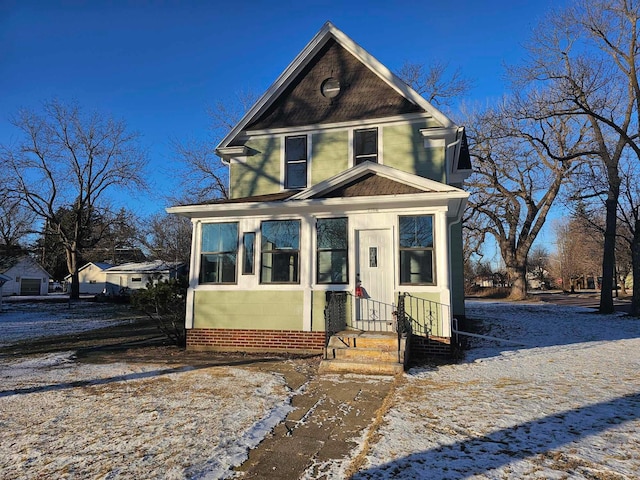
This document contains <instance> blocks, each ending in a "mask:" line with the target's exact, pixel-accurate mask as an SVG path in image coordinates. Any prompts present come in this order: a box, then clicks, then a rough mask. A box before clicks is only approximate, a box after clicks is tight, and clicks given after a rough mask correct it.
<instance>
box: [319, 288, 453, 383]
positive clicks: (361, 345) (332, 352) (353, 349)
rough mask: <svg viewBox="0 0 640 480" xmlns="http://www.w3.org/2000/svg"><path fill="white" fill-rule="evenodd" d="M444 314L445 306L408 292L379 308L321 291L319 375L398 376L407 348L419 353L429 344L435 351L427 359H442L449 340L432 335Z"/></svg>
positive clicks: (347, 295)
mask: <svg viewBox="0 0 640 480" xmlns="http://www.w3.org/2000/svg"><path fill="white" fill-rule="evenodd" d="M450 313H451V311H450V307H449V306H448V305H443V304H441V303H437V302H433V301H430V300H426V299H423V298H417V297H414V296H411V295H410V294H408V293H400V294H399V295H398V297H397V303H394V304H385V303H383V302H379V301H376V300H373V299H370V298H362V297H356V296H354V295H352V294H351V293H350V292H327V306H326V308H325V323H326V330H325V349H324V359H323V361H322V363H321V366H320V372H322V373H362V374H382V375H396V374H398V373H401V372H402V371H404V368H405V366H406V365H407V363H408V361H409V357H410V351H411V346H412V345H413V346H414V348H415V349H416V352H419V353H421V354H424V353H428V352H427V350H428V346H430V345H434V346H435V347H436V348H434V349H433V350H434V351H433V352H432V353H433V354H435V355H442V354H443V353H445V354H447V353H449V352H450V338H444V337H440V336H434V335H432V332H433V331H434V327H435V325H437V324H438V323H439V322H441V320H442V319H445V318H450ZM425 346H427V348H425ZM443 347H444V348H443Z"/></svg>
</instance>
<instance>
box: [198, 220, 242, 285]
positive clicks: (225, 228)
mask: <svg viewBox="0 0 640 480" xmlns="http://www.w3.org/2000/svg"><path fill="white" fill-rule="evenodd" d="M201 250H202V254H201V257H200V283H235V282H236V263H237V258H238V224H237V223H205V224H203V225H202V248H201Z"/></svg>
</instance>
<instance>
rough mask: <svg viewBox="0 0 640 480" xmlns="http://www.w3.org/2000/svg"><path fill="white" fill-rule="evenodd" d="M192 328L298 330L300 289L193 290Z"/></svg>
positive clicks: (300, 318)
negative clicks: (193, 310)
mask: <svg viewBox="0 0 640 480" xmlns="http://www.w3.org/2000/svg"><path fill="white" fill-rule="evenodd" d="M194 301H195V317H194V325H193V326H194V328H228V329H255V330H302V329H303V327H302V322H303V302H304V294H303V292H302V291H282V290H278V291H273V290H269V291H262V290H261V291H232V290H225V291H196V292H195V300H194Z"/></svg>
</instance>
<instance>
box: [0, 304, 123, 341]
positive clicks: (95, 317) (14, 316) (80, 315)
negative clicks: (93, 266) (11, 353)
mask: <svg viewBox="0 0 640 480" xmlns="http://www.w3.org/2000/svg"><path fill="white" fill-rule="evenodd" d="M1 308H2V311H0V347H1V346H5V345H9V344H11V343H15V342H18V341H20V340H26V339H34V338H39V337H49V336H52V335H66V334H70V333H75V332H79V331H86V330H96V329H98V328H103V327H108V326H109V325H113V324H114V323H118V322H123V321H128V320H126V319H124V318H123V317H122V316H119V315H117V314H116V312H117V311H122V310H123V308H125V307H123V306H122V305H113V304H106V303H104V304H99V303H86V302H80V303H75V304H71V306H69V305H68V304H67V303H64V302H62V303H58V302H55V303H48V302H42V301H34V302H8V301H6V299H5V300H4V301H3V304H2V307H1Z"/></svg>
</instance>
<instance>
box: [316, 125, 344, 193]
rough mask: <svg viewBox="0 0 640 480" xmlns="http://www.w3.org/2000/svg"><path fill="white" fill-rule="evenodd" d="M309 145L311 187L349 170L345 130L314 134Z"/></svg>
mask: <svg viewBox="0 0 640 480" xmlns="http://www.w3.org/2000/svg"><path fill="white" fill-rule="evenodd" d="M311 145H312V153H311V162H312V163H311V183H312V185H315V184H317V183H320V182H322V181H323V180H326V179H327V178H330V177H332V176H334V175H337V174H338V173H340V172H343V171H345V170H347V169H348V168H349V133H348V132H347V131H346V130H344V131H332V132H323V133H317V134H314V135H313V136H312V142H311Z"/></svg>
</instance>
